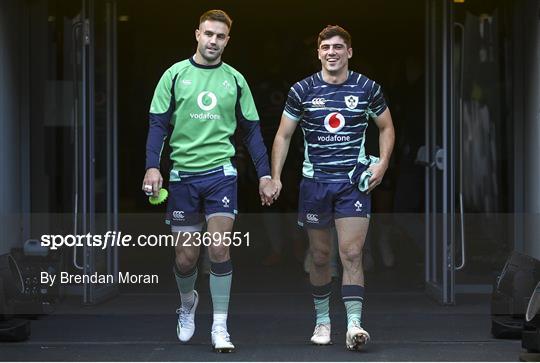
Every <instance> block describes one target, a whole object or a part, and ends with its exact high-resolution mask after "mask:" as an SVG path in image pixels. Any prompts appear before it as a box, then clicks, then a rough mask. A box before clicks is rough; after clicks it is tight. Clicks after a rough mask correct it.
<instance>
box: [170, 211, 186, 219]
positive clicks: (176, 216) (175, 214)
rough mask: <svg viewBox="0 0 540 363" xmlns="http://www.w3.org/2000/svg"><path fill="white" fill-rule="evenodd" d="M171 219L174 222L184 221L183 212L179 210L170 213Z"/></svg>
mask: <svg viewBox="0 0 540 363" xmlns="http://www.w3.org/2000/svg"><path fill="white" fill-rule="evenodd" d="M172 216H173V219H174V220H175V221H183V220H184V211H181V210H175V211H174V212H173V213H172Z"/></svg>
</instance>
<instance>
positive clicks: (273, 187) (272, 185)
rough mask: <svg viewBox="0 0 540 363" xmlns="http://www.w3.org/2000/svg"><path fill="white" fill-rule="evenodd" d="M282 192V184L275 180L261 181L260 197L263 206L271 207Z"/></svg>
mask: <svg viewBox="0 0 540 363" xmlns="http://www.w3.org/2000/svg"><path fill="white" fill-rule="evenodd" d="M280 191H281V182H280V181H279V180H274V179H268V178H266V179H261V180H260V183H259V195H260V197H261V203H262V205H267V206H269V205H271V204H272V203H273V202H274V201H275V200H276V199H277V198H278V197H279V193H280Z"/></svg>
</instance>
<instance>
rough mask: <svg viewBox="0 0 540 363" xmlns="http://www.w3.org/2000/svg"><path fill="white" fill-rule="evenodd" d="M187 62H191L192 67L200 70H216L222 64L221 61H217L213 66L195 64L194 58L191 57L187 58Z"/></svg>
mask: <svg viewBox="0 0 540 363" xmlns="http://www.w3.org/2000/svg"><path fill="white" fill-rule="evenodd" d="M189 61H190V62H191V64H192V65H193V66H194V67H197V68H202V69H213V68H218V67H219V66H221V64H222V63H223V61H219V63H218V64H214V65H209V66H207V65H204V64H199V63H197V62H195V56H193V57H190V58H189Z"/></svg>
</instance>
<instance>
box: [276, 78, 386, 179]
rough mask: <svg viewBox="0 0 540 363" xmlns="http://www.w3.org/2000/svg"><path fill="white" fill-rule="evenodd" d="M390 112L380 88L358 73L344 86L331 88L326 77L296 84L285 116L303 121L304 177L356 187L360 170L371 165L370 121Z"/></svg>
mask: <svg viewBox="0 0 540 363" xmlns="http://www.w3.org/2000/svg"><path fill="white" fill-rule="evenodd" d="M386 107H387V106H386V102H385V100H384V96H383V93H382V90H381V86H380V85H378V84H377V83H375V82H374V81H373V80H371V79H369V78H367V77H366V76H364V75H362V74H359V73H356V72H353V71H349V75H348V78H347V80H346V81H345V82H344V83H341V84H330V83H326V82H325V81H324V80H323V78H322V73H321V72H318V73H315V74H313V75H311V76H309V77H307V78H305V79H303V80H301V81H300V82H297V83H295V84H294V85H293V86H292V87H291V89H290V91H289V95H288V97H287V102H286V103H285V109H284V111H283V113H284V114H285V115H286V116H287V117H289V118H291V119H292V120H295V121H299V122H300V127H301V128H302V132H303V133H304V146H305V152H304V166H303V169H302V173H303V175H304V176H305V177H307V178H313V179H316V180H320V181H323V182H343V181H350V182H352V180H351V177H352V175H353V173H354V170H355V169H356V167H357V165H358V164H363V165H367V164H369V159H368V157H367V155H366V151H365V148H364V144H365V134H366V129H367V127H368V120H369V117H377V116H379V115H380V114H382V113H383V112H384V111H385V110H386Z"/></svg>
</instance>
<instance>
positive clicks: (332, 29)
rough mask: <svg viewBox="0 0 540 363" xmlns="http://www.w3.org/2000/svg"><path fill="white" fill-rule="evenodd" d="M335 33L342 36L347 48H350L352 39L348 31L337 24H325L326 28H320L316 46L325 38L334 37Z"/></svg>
mask: <svg viewBox="0 0 540 363" xmlns="http://www.w3.org/2000/svg"><path fill="white" fill-rule="evenodd" d="M336 35H338V36H340V37H342V38H343V40H344V41H345V44H347V48H350V47H351V45H352V39H351V35H350V34H349V32H348V31H346V30H345V29H343V28H342V27H340V26H339V25H327V26H326V28H324V29H323V30H321V32H320V33H319V38H318V39H317V47H319V46H320V45H321V42H322V41H323V40H326V39H330V38H332V37H335V36H336Z"/></svg>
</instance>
